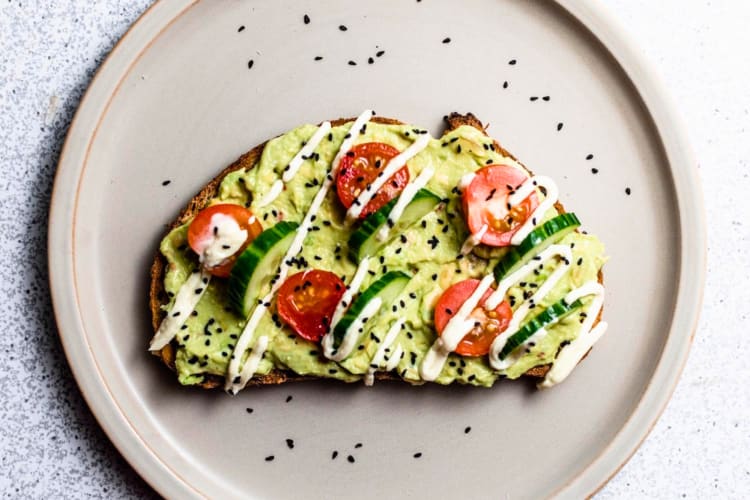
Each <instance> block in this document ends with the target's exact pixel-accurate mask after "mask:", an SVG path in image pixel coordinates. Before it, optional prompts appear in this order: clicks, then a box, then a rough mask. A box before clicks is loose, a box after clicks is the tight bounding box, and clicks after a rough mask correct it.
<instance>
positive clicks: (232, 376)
mask: <svg viewBox="0 0 750 500" xmlns="http://www.w3.org/2000/svg"><path fill="white" fill-rule="evenodd" d="M372 116H373V112H372V111H371V110H369V109H368V110H366V111H365V112H363V113H362V114H361V115H359V117H358V118H357V119H356V120H355V122H354V123H353V124H352V127H351V128H350V129H349V132H348V135H349V137H348V138H346V139H344V141H343V142H342V143H341V146H340V148H339V151H338V153H337V154H336V158H335V159H334V161H333V166H332V167H331V170H330V171H329V173H328V174H327V175H326V177H325V180H323V183H322V184H321V186H320V189H318V192H317V193H316V194H315V197H314V198H313V201H312V203H311V204H310V208H309V209H308V211H307V213H306V214H305V217H304V219H303V220H302V223H300V225H299V228H297V232H296V233H295V235H294V239H293V240H292V243H291V245H290V246H289V250H287V252H286V254H285V255H284V257H283V258H282V259H281V264H280V265H279V269H278V272H277V274H276V276H275V278H276V280H275V282H274V284H273V286H272V287H271V291H270V292H269V293H268V294H267V295H266V296H265V297H264V298H263V299H261V303H260V304H259V305H257V306H256V307H255V309H254V310H253V312H252V314H251V315H250V318H249V319H248V321H247V323H246V324H245V328H243V330H242V334H240V338H239V339H237V345H236V346H235V348H234V351H233V353H232V357H231V359H230V361H229V366H228V367H227V377H226V383H225V389H226V390H227V391H230V392H232V394H236V393H237V392H238V391H239V390H241V389H242V387H244V385H240V384H241V378H242V377H241V376H240V374H239V370H240V361H241V358H242V354H243V353H244V352H245V350H246V349H247V347H248V345H249V344H250V340H251V338H252V336H253V333H254V332H255V329H256V328H257V326H258V323H260V320H261V318H262V317H263V315H264V314H265V312H266V310H267V306H266V304H270V302H271V300H272V299H273V296H274V294H275V293H276V292H277V291H278V289H279V288H280V287H281V285H282V283H283V282H284V280H285V279H286V276H287V274H288V273H289V270H290V269H291V267H292V263H291V258H292V257H295V256H296V255H297V254H298V253H299V252H300V251H301V250H302V243H303V242H304V241H305V238H306V237H307V233H308V232H309V231H310V227H311V226H312V218H313V217H314V216H315V215H316V214H317V212H318V210H319V209H320V206H321V205H322V204H323V200H325V197H326V195H327V194H328V191H329V190H330V188H331V185H333V180H334V179H335V177H336V173H337V172H338V164H339V161H340V159H341V156H343V154H345V153H346V151H348V150H349V148H351V144H352V143H353V142H354V135H355V131H358V130H359V129H360V128H362V126H363V125H364V124H365V123H367V122H368V121H369V119H370V118H371V117H372ZM345 148H346V149H345ZM342 151H343V153H342ZM342 359H343V358H342ZM237 377H240V379H239V380H238V378H237ZM235 380H236V381H237V382H235Z"/></svg>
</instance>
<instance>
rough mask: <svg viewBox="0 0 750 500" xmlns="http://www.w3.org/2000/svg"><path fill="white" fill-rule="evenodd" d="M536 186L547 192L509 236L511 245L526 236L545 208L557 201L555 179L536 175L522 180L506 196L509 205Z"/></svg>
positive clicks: (518, 200)
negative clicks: (513, 190)
mask: <svg viewBox="0 0 750 500" xmlns="http://www.w3.org/2000/svg"><path fill="white" fill-rule="evenodd" d="M538 186H541V187H543V188H544V189H545V190H546V191H547V194H546V195H545V196H544V200H543V201H542V202H541V203H540V204H539V206H537V207H536V209H534V211H533V212H532V213H531V214H530V215H529V217H528V218H527V219H526V221H525V222H524V223H523V225H521V227H520V228H518V230H517V231H516V232H515V234H514V235H513V238H511V240H510V243H511V245H520V244H521V242H522V241H523V240H524V238H526V236H528V235H529V233H530V232H531V231H533V230H534V227H536V225H537V223H539V222H540V221H539V218H540V217H544V214H545V213H546V212H547V210H549V209H550V208H552V206H553V205H554V204H555V203H556V202H557V198H558V196H559V191H558V189H557V184H555V181H553V180H552V179H550V178H549V177H546V176H543V175H538V176H534V177H532V178H530V179H529V180H527V181H526V182H524V183H523V185H522V186H521V187H520V188H518V189H517V190H516V191H515V192H514V193H513V194H512V195H510V197H509V198H508V203H510V204H511V205H518V204H519V203H521V202H522V201H523V200H525V199H526V198H527V197H528V196H529V195H530V194H531V193H533V192H534V191H536V189H537V187H538Z"/></svg>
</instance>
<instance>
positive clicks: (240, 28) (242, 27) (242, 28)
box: [237, 26, 245, 33]
mask: <svg viewBox="0 0 750 500" xmlns="http://www.w3.org/2000/svg"><path fill="white" fill-rule="evenodd" d="M243 31H245V27H244V26H240V27H239V28H237V33H242V32H243Z"/></svg>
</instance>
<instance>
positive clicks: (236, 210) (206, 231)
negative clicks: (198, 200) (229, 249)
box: [188, 203, 263, 278]
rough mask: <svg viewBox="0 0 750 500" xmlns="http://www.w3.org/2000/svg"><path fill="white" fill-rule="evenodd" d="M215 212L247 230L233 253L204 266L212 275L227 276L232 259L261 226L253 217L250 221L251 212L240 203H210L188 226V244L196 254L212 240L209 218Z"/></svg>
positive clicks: (247, 243) (261, 228) (232, 263)
mask: <svg viewBox="0 0 750 500" xmlns="http://www.w3.org/2000/svg"><path fill="white" fill-rule="evenodd" d="M215 214H222V215H226V216H228V217H232V218H233V219H234V220H235V221H236V222H237V224H238V225H239V226H240V228H242V229H244V230H245V231H247V239H246V240H245V243H244V244H243V245H242V246H241V247H240V249H239V250H237V252H235V254H234V255H232V256H231V257H229V258H228V259H226V260H225V261H224V262H222V263H221V264H219V265H218V266H215V267H212V268H206V270H207V271H208V272H210V273H211V274H213V275H214V276H219V277H222V278H226V277H227V276H229V273H230V271H231V270H232V266H233V265H234V261H235V260H237V256H238V255H239V254H241V253H242V252H243V251H244V250H245V248H247V246H248V245H249V244H250V242H251V241H253V240H254V239H255V238H256V237H257V236H258V235H259V234H260V233H261V232H262V231H263V226H261V225H260V222H258V221H257V220H256V219H254V218H253V222H252V223H250V222H249V221H250V218H251V217H253V213H252V212H251V211H250V210H248V209H247V208H245V207H243V206H241V205H232V204H229V203H221V204H218V205H211V206H210V207H206V208H204V209H203V210H201V211H200V212H198V215H196V216H195V219H193V222H191V223H190V227H188V244H189V245H190V248H192V249H193V251H194V252H195V253H197V254H198V255H200V254H202V253H203V251H204V250H205V249H206V247H207V246H208V245H209V244H210V243H211V241H212V240H213V232H214V226H213V224H212V223H211V218H212V217H213V216H214V215H215Z"/></svg>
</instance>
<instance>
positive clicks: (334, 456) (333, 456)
mask: <svg viewBox="0 0 750 500" xmlns="http://www.w3.org/2000/svg"><path fill="white" fill-rule="evenodd" d="M338 456H339V452H338V451H336V450H333V453H331V460H336V457H338Z"/></svg>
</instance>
